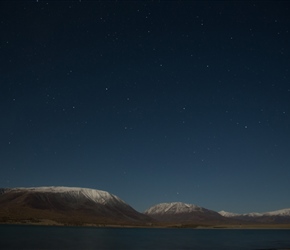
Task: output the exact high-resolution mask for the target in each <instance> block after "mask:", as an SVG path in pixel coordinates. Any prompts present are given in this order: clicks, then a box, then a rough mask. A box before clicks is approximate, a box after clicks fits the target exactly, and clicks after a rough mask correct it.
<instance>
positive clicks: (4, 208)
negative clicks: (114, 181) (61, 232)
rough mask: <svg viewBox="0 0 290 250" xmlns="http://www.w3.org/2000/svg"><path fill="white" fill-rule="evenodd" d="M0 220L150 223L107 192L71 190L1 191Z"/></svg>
mask: <svg viewBox="0 0 290 250" xmlns="http://www.w3.org/2000/svg"><path fill="white" fill-rule="evenodd" d="M0 218H2V220H3V218H4V220H8V221H9V220H10V221H21V220H22V221H23V220H34V221H35V220H36V221H39V220H40V221H41V220H45V219H49V220H52V221H55V222H59V223H67V224H83V223H89V224H126V225H131V224H132V225H133V224H134V225H135V224H145V223H147V222H150V221H152V219H151V218H149V217H148V216H146V215H144V214H141V213H139V212H137V211H136V210H134V209H133V208H132V207H130V206H129V205H128V204H126V203H125V202H124V201H122V200H121V199H120V198H118V197H117V196H115V195H112V194H110V193H108V192H105V191H101V190H95V189H88V188H72V187H38V188H11V189H1V190H0Z"/></svg>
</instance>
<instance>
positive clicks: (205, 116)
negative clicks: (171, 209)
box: [0, 0, 290, 213]
mask: <svg viewBox="0 0 290 250" xmlns="http://www.w3.org/2000/svg"><path fill="white" fill-rule="evenodd" d="M289 27H290V4H289V3H288V2H287V1H284V2H279V1H272V2H264V1H258V2H255V1H251V2H248V1H234V2H229V1H225V2H222V1H215V2H213V1H211V2H206V1H198V2H194V1H184V2H182V1H179V2H173V1H171V2H165V1H164V2H157V1H156V2H144V1H143V2H141V1H137V2H133V1H123V2H119V1H110V2H108V1H105V2H102V1H101V2H88V1H63V2H59V1H58V2H53V1H41V0H39V1H38V2H37V1H27V2H25V1H14V2H12V1H6V2H5V1H2V2H1V3H0V34H1V40H0V54H1V57H0V108H1V123H0V154H1V157H0V167H1V175H0V186H3V187H19V186H24V187H27V186H46V185H63V186H80V187H89V188H95V189H100V190H106V191H108V192H111V193H113V194H116V195H117V196H119V197H120V198H122V199H123V200H125V201H126V202H128V203H129V204H130V205H132V206H133V207H134V208H135V209H137V210H139V211H143V210H145V209H147V208H148V207H150V206H151V205H154V204H156V203H160V202H173V201H181V202H186V203H192V204H196V205H200V206H204V207H206V208H209V209H213V210H217V211H219V210H222V209H223V210H227V211H231V212H241V213H243V212H253V211H257V212H264V211H270V210H277V209H282V208H289V207H290V199H289V197H290V181H289V180H290V72H289V70H290V50H289V49H290V39H289V38H290V31H289Z"/></svg>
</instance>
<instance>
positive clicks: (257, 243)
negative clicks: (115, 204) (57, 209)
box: [0, 225, 290, 250]
mask: <svg viewBox="0 0 290 250" xmlns="http://www.w3.org/2000/svg"><path fill="white" fill-rule="evenodd" d="M0 249H176V250H177V249H194V250H199V249H201V250H203V249H206V250H208V249H211V250H214V249H215V250H230V249H240V250H245V249H263V250H264V249H267V250H270V249H271V250H273V249H290V230H278V229H276V230H254V229H250V230H246V229H242V230H238V229H140V228H138V229H136V228H89V227H45V226H20V225H19V226H15V225H13V226H12V225H1V226H0Z"/></svg>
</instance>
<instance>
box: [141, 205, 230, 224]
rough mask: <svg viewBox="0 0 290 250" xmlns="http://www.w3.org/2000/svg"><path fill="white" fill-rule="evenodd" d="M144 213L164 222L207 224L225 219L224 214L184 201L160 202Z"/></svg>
mask: <svg viewBox="0 0 290 250" xmlns="http://www.w3.org/2000/svg"><path fill="white" fill-rule="evenodd" d="M144 213H145V214H146V215H149V216H150V217H152V218H154V219H156V220H157V221H159V222H163V223H180V224H194V223H202V224H207V223H213V222H215V223H217V222H222V221H225V219H224V218H223V216H221V215H220V214H219V213H217V212H215V211H212V210H209V209H206V208H203V207H199V206H196V205H193V204H186V203H182V202H172V203H160V204H157V205H155V206H153V207H150V208H149V209H147V210H146V211H145V212H144Z"/></svg>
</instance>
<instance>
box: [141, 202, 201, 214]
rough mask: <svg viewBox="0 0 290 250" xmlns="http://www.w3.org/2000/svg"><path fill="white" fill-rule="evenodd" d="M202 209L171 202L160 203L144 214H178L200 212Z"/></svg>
mask: <svg viewBox="0 0 290 250" xmlns="http://www.w3.org/2000/svg"><path fill="white" fill-rule="evenodd" d="M202 210H203V209H202V207H199V206H196V205H192V204H187V203H182V202H171V203H160V204H158V205H156V206H153V207H151V208H149V209H147V210H146V211H145V214H180V213H190V212H193V211H202Z"/></svg>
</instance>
